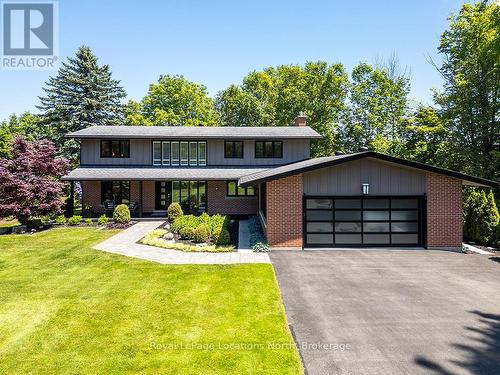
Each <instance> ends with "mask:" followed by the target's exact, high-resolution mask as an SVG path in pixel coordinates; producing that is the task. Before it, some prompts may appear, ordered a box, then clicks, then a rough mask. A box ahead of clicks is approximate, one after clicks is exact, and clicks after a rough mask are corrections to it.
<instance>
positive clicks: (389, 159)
mask: <svg viewBox="0 0 500 375" xmlns="http://www.w3.org/2000/svg"><path fill="white" fill-rule="evenodd" d="M368 157H370V158H374V159H379V160H384V161H387V162H391V163H395V164H400V165H404V166H407V167H411V168H416V169H420V170H425V171H428V172H433V173H437V174H441V175H445V176H449V177H454V178H458V179H461V180H466V181H470V182H474V183H476V184H480V185H485V186H491V187H496V186H499V183H498V182H496V181H491V180H487V179H485V178H481V177H477V176H470V175H467V174H465V173H460V172H455V171H452V170H449V169H445V168H440V167H435V166H432V165H428V164H424V163H419V162H415V161H411V160H406V159H401V158H397V157H394V156H389V155H385V154H381V153H378V152H375V151H363V152H358V153H354V154H351V155H345V156H343V157H341V158H338V159H333V160H329V161H325V162H324V163H320V164H313V165H309V166H305V167H302V168H297V169H291V170H289V171H284V172H282V173H278V174H276V175H272V176H268V177H264V178H260V179H256V180H250V181H248V182H245V183H241V184H240V186H242V187H246V186H251V185H255V184H258V183H262V182H267V181H272V180H277V179H280V178H284V177H289V176H294V175H297V174H299V173H304V172H310V171H313V170H316V169H320V168H326V167H332V166H335V165H338V164H342V163H346V162H349V161H354V160H359V159H363V158H368ZM292 165H293V163H292V164H290V166H292ZM245 177H249V176H245Z"/></svg>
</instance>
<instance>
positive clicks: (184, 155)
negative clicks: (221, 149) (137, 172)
mask: <svg viewBox="0 0 500 375" xmlns="http://www.w3.org/2000/svg"><path fill="white" fill-rule="evenodd" d="M153 165H167V166H170V165H171V166H179V165H181V166H183V167H185V166H188V165H189V166H197V165H201V166H204V165H207V143H206V142H205V141H202V142H198V141H180V142H179V141H153Z"/></svg>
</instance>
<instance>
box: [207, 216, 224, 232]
mask: <svg viewBox="0 0 500 375" xmlns="http://www.w3.org/2000/svg"><path fill="white" fill-rule="evenodd" d="M226 218H227V216H223V215H219V214H215V215H212V217H211V218H210V232H211V233H213V231H214V229H218V228H219V227H220V228H222V227H224V224H225V223H226ZM219 232H220V230H219Z"/></svg>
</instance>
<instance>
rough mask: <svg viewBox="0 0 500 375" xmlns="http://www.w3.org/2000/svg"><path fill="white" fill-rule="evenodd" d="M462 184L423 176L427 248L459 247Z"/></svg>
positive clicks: (451, 179)
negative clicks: (424, 183) (425, 178)
mask: <svg viewBox="0 0 500 375" xmlns="http://www.w3.org/2000/svg"><path fill="white" fill-rule="evenodd" d="M462 197H463V196H462V181H461V180H459V179H456V178H452V177H447V176H443V175H439V174H435V173H428V174H427V247H428V248H430V249H432V248H449V249H459V248H461V247H462V225H463V224H462V221H463V219H462V199H463V198H462Z"/></svg>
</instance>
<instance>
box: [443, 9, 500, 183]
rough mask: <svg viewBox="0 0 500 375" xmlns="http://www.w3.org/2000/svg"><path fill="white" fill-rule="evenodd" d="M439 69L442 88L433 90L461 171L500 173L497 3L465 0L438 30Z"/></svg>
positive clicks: (499, 22)
mask: <svg viewBox="0 0 500 375" xmlns="http://www.w3.org/2000/svg"><path fill="white" fill-rule="evenodd" d="M439 52H440V53H441V54H442V56H443V62H442V65H441V66H440V67H439V71H440V72H441V74H442V76H443V77H444V79H445V85H444V91H443V92H441V93H437V94H436V97H435V98H436V102H437V104H438V105H440V106H441V114H442V117H443V120H444V121H445V122H446V125H447V127H448V129H449V130H450V133H451V140H450V141H451V142H450V143H451V145H452V146H453V147H455V148H456V149H457V151H456V152H455V153H454V155H455V157H457V161H456V164H457V165H460V166H461V169H462V170H463V171H464V172H469V173H473V174H477V175H480V176H483V177H486V178H490V179H498V178H499V176H500V174H499V173H500V150H499V147H500V129H499V112H498V111H499V95H500V63H499V61H500V6H499V5H498V3H497V2H489V1H482V2H478V3H474V4H464V5H463V6H462V8H461V10H460V12H459V13H458V14H456V15H454V16H452V17H451V18H450V24H449V27H448V29H447V30H446V31H445V32H444V33H443V34H442V36H441V42H440V45H439Z"/></svg>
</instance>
